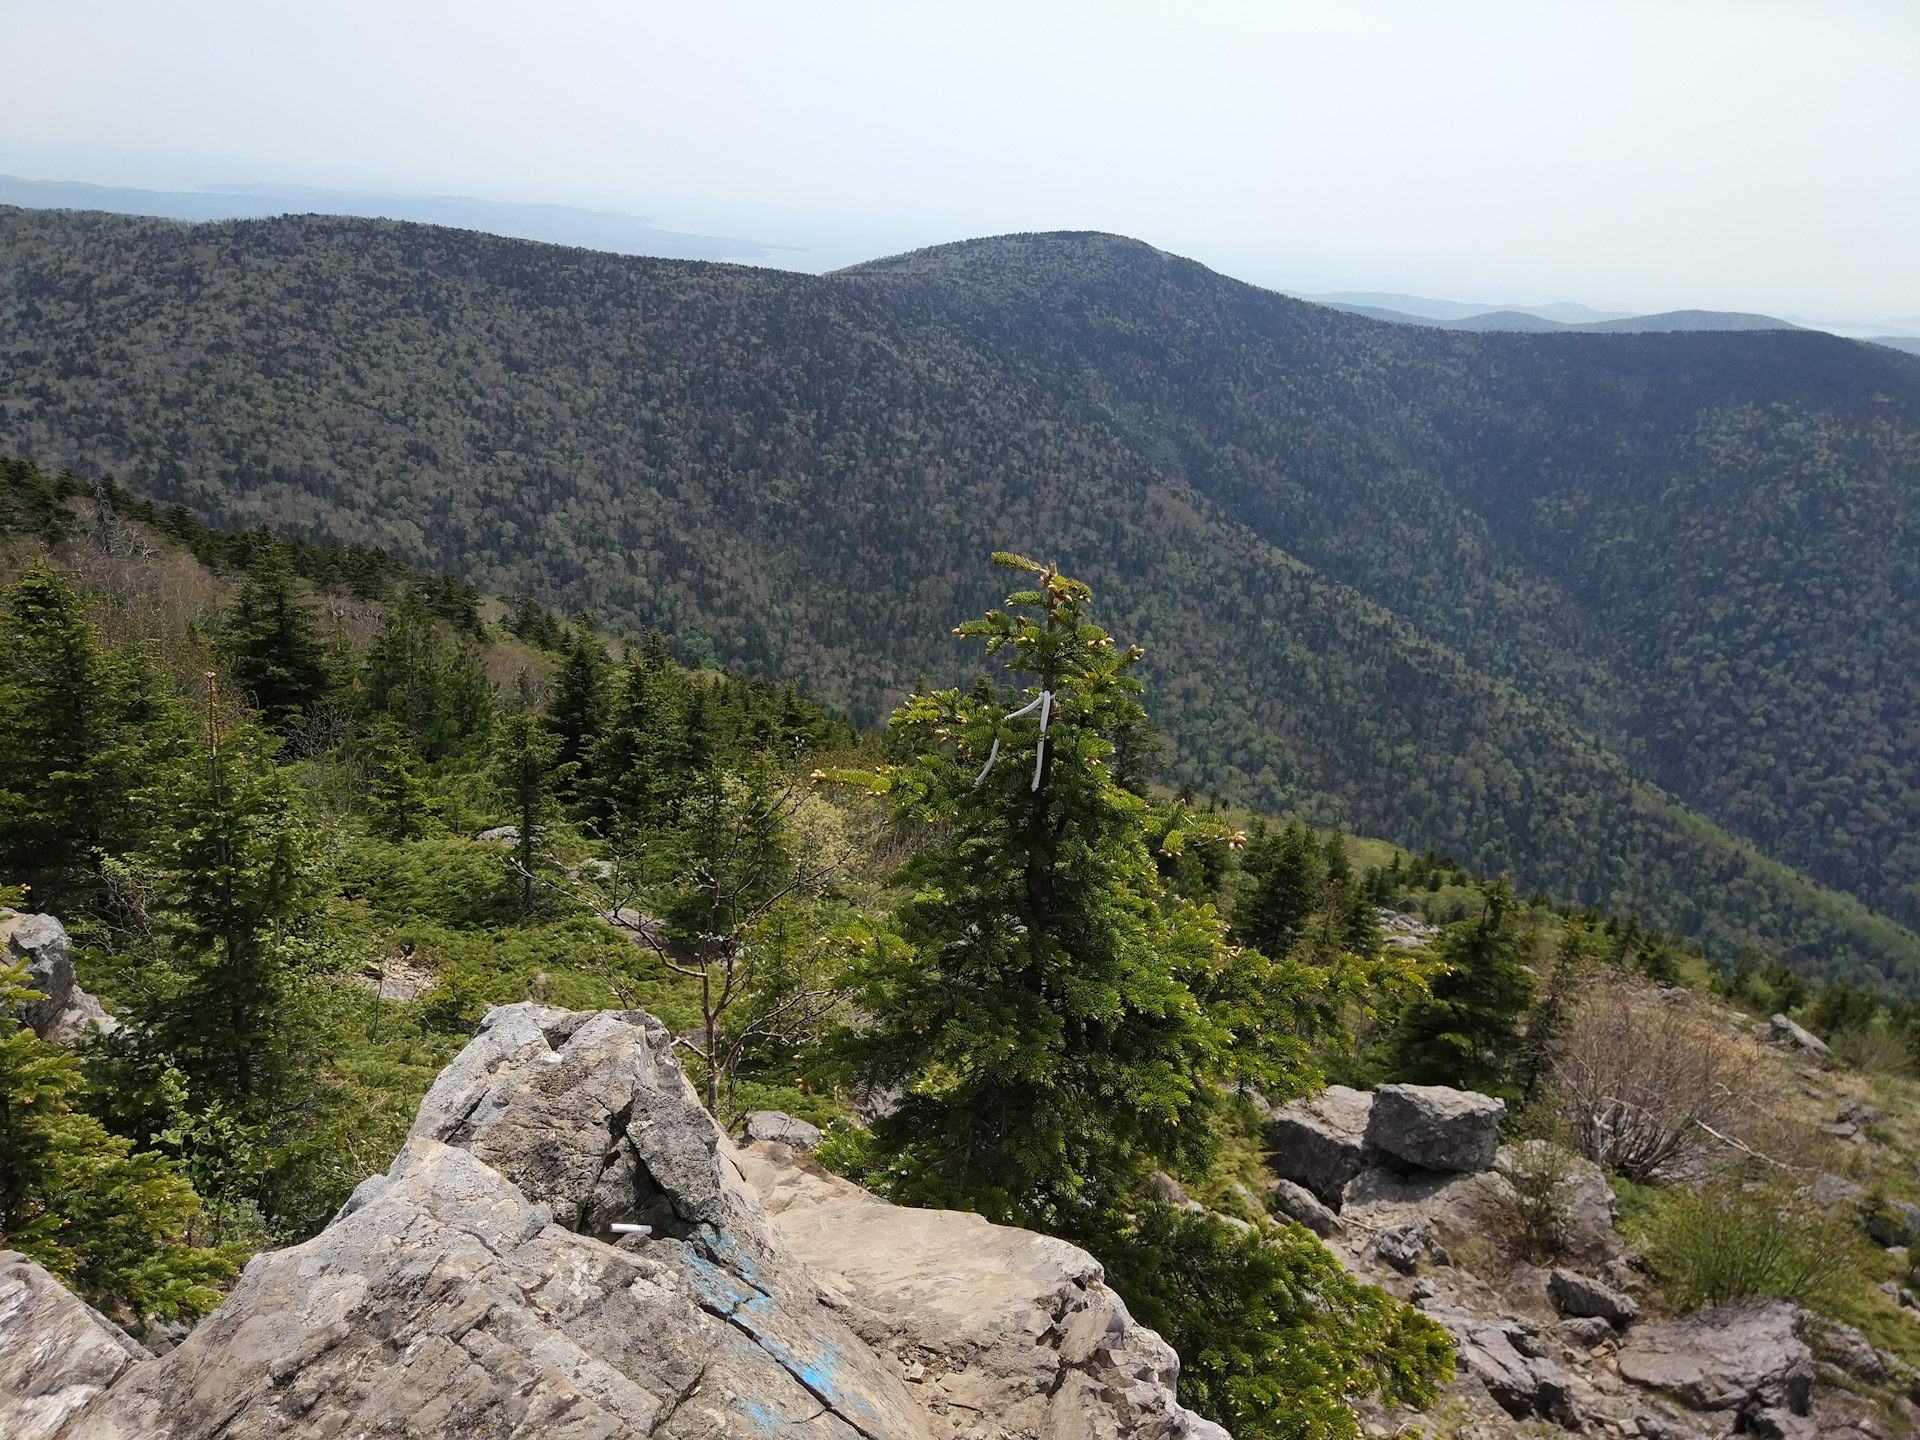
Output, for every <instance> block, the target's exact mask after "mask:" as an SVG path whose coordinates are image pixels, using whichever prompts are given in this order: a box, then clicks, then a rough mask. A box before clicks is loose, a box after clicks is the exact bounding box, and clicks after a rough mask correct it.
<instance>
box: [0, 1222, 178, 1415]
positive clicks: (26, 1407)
mask: <svg viewBox="0 0 1920 1440" xmlns="http://www.w3.org/2000/svg"><path fill="white" fill-rule="evenodd" d="M150 1358H152V1357H150V1356H149V1355H148V1354H147V1352H146V1351H145V1350H143V1349H142V1348H141V1347H140V1346H139V1345H138V1344H137V1343H136V1342H135V1341H134V1340H133V1339H132V1338H131V1337H130V1336H128V1335H127V1334H126V1333H125V1332H124V1331H123V1330H121V1329H120V1327H119V1326H117V1325H115V1324H114V1323H113V1322H112V1321H110V1320H107V1319H106V1318H105V1317H103V1316H102V1315H100V1314H99V1312H98V1311H96V1310H94V1309H92V1308H91V1307H90V1306H88V1305H86V1304H85V1303H84V1302H82V1301H81V1300H80V1299H79V1298H78V1297H77V1296H75V1295H74V1293H73V1292H72V1291H70V1290H69V1289H67V1287H66V1286H64V1285H62V1284H61V1283H60V1282H59V1281H58V1280H56V1279H54V1278H53V1276H51V1275H49V1274H48V1273H47V1272H46V1271H45V1270H43V1269H42V1268H41V1267H40V1266H38V1265H36V1264H34V1263H33V1261H31V1260H29V1259H27V1258H26V1257H25V1256H23V1255H21V1254H19V1253H18V1252H16V1251H13V1250H0V1435H3V1436H5V1437H6V1440H54V1437H55V1436H57V1435H59V1434H60V1433H61V1431H62V1430H63V1429H65V1427H66V1426H67V1424H68V1422H69V1421H71V1420H72V1419H73V1418H74V1416H76V1415H78V1414H79V1413H80V1412H81V1411H83V1410H85V1409H86V1408H87V1407H88V1406H89V1405H90V1404H92V1403H93V1401H94V1400H95V1399H96V1398H98V1397H99V1395H100V1394H101V1393H102V1392H103V1391H105V1390H106V1388H107V1387H108V1386H109V1385H111V1384H112V1383H113V1382H114V1381H115V1380H117V1379H119V1378H120V1376H121V1375H122V1374H124V1373H125V1372H126V1371H127V1370H128V1369H130V1368H131V1367H132V1366H133V1365H134V1364H135V1363H137V1362H138V1361H141V1360H147V1359H150Z"/></svg>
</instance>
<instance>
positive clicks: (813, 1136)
mask: <svg viewBox="0 0 1920 1440" xmlns="http://www.w3.org/2000/svg"><path fill="white" fill-rule="evenodd" d="M745 1133H746V1138H747V1140H748V1142H749V1143H751V1142H753V1141H755V1140H777V1141H778V1142H779V1143H780V1144H782V1145H791V1146H792V1147H793V1148H794V1149H796V1150H811V1149H813V1148H814V1147H815V1146H816V1145H818V1144H819V1143H820V1127H819V1126H818V1125H811V1124H809V1123H808V1122H807V1121H805V1120H798V1119H795V1118H794V1117H793V1116H791V1115H789V1114H787V1113H786V1112H785V1111H783V1110H749V1111H748V1112H747V1123H746V1132H745Z"/></svg>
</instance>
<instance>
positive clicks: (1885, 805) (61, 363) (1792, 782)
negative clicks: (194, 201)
mask: <svg viewBox="0 0 1920 1440" xmlns="http://www.w3.org/2000/svg"><path fill="white" fill-rule="evenodd" d="M1796 347H1797V348H1796ZM1863 356H1864V357H1866V358H1864V359H1863V358H1861V357H1863ZM1916 396H1920V364H1916V363H1914V362H1911V361H1909V360H1907V359H1906V358H1905V357H1902V356H1899V355H1898V354H1895V353H1893V352H1889V351H1884V350H1876V349H1872V348H1870V347H1865V346H1855V345H1851V344H1849V343H1847V342H1839V341H1833V340H1831V339H1830V338H1828V337H1821V336H1814V335H1800V334H1783V335H1767V336H1750V335H1711V336H1697V335H1680V336H1606V337H1593V336H1514V335H1470V334H1456V333H1449V332H1442V331H1431V330H1421V329H1414V328H1413V327H1396V326H1389V325H1381V324H1375V323H1373V322H1369V321H1366V320H1363V319H1359V318H1357V317H1353V316H1347V315H1342V314H1339V313H1338V312H1333V311H1329V310H1325V309H1322V308H1319V307H1313V306H1308V305H1304V304H1300V303H1298V302H1294V301H1289V300H1286V299H1284V298H1282V297H1279V296H1275V295H1271V294H1268V293H1267V292H1263V291H1258V290H1255V289H1253V288H1251V287H1248V286H1244V285H1239V284H1237V283H1235V282H1232V281H1228V280H1225V279H1223V278H1222V277H1220V276H1217V275H1213V274H1211V273H1210V272H1208V271H1206V270H1204V269H1203V268H1201V267H1199V266H1196V265H1192V264H1190V263H1188V262H1183V261H1178V260H1175V259H1173V258H1171V257H1168V256H1165V255H1162V254H1160V253H1158V252H1155V251H1153V250H1151V249H1149V248H1147V247H1145V246H1141V245H1137V244H1134V243H1132V242H1126V241H1120V240H1116V239H1113V238H1111V237H1101V236H1055V237H1017V238H1014V239H1011V240H1003V241H989V242H972V243H970V244H968V245H965V246H953V247H945V248H944V249H942V250H939V251H933V252H925V253H923V254H920V255H916V256H911V257H905V258H904V259H903V260H901V261H897V262H888V263H884V264H880V265H875V266H869V267H863V268H862V269H859V270H855V271H850V272H844V273H842V274H839V275H834V276H826V277H812V276H800V275H790V274H782V273H778V272H771V271H765V270H748V269H740V268H733V267H725V266H712V265H700V264H688V263H679V262H672V261H659V260H647V259H633V258H625V257H615V256H610V255H599V254H594V253H590V252H583V251H574V250H566V249H559V248H555V247H548V246H541V245H536V244H530V243H526V242H520V241H510V240H502V239H498V238H494V237H489V236H484V235H477V234H471V233H465V232H456V231H446V230H436V229H432V228H428V227H420V226H409V225H396V224H390V223H385V222H375V221H358V220H329V219H317V218H307V219H292V220H281V221H268V222H240V223H231V224H220V225H210V226H202V227H189V226H183V225H175V224H171V223H168V222H161V221H148V220H138V219H129V218H124V217H111V216H96V215H72V214H48V213H36V212H20V211H0V449H4V450H8V451H12V452H15V453H22V454H29V455H34V456H36V457H38V458H39V459H40V460H41V461H42V463H49V462H51V463H53V464H72V465H74V466H76V467H77V468H80V469H82V470H86V471H94V470H103V469H111V470H114V471H116V472H117V473H118V474H119V475H120V477H121V478H122V479H123V480H125V481H127V482H129V483H131V484H133V485H134V486H135V487H136V488H138V489H141V490H143V491H145V492H147V493H150V494H154V495H156V496H159V497H161V498H163V499H179V500H184V501H186V502H188V503H190V504H192V505H194V506H195V507H196V509H198V510H199V511H201V513H203V514H204V515H206V516H207V517H208V518H213V519H219V520H222V521H225V522H227V523H247V524H252V523H266V524H269V525H272V526H274V527H275V528H277V529H281V530H286V531H304V532H313V533H321V534H325V535H328V536H332V537H336V538H339V539H342V540H346V541H377V542H380V543H383V544H388V545H391V546H393V547H394V548H395V549H396V550H397V551H398V552H399V553H401V554H402V555H404V556H405V557H407V558H408V559H410V560H413V561H415V562H418V563H424V564H430V565H434V566H438V567H441V568H445V569H449V570H453V571H456V572H458V573H460V574H462V575H463V576H465V577H467V578H469V579H471V580H473V581H474V582H475V583H477V584H479V585H481V586H483V587H485V588H487V589H490V590H494V591H510V590H521V589H524V590H529V591H531V592H532V593H534V594H536V595H538V596H540V597H541V598H542V599H544V600H547V601H549V602H552V603H555V604H559V605H563V606H566V607H570V608H574V607H580V606H591V607H592V608H593V609H594V610H595V612H596V614H599V615H601V616H603V617H605V618H606V619H608V620H609V621H611V622H612V623H614V624H616V625H619V626H626V627H633V628H638V627H639V626H642V625H646V624H661V625H663V626H664V627H666V628H669V629H671V630H672V631H674V632H676V633H678V634H679V635H681V636H682V637H685V639H686V641H687V643H688V645H689V648H690V649H691V651H692V652H693V653H695V654H696V655H697V654H698V653H699V652H701V651H703V650H707V649H710V650H711V653H712V655H713V657H714V658H715V659H717V660H718V661H720V662H721V663H724V664H734V665H743V666H746V667H748V668H751V669H755V670H759V671H762V672H763V673H770V674H774V673H777V674H792V675H796V676H798V677H800V678H801V679H802V680H803V681H804V683H806V684H807V685H809V686H810V687H812V688H814V689H815V690H817V691H818V692H820V693H822V694H823V695H825V696H827V697H829V698H831V699H832V700H834V701H836V702H837V703H841V704H844V705H847V706H848V707H850V708H851V709H852V710H853V712H854V713H855V714H856V715H857V716H859V717H860V718H862V719H863V720H866V721H869V722H871V721H872V720H873V719H875V718H877V716H878V715H879V714H880V713H881V708H882V706H883V705H884V704H885V703H887V700H888V697H889V696H891V695H893V694H897V693H898V692H899V691H900V690H901V689H903V688H905V687H906V686H907V685H908V684H910V683H911V682H912V679H913V677H914V675H915V674H916V673H919V672H924V673H926V674H928V675H929V676H940V677H943V678H944V677H953V676H955V674H956V666H957V665H958V664H959V661H958V652H957V651H955V650H953V649H951V648H948V647H944V646H940V645H936V644H931V643H929V641H928V639H927V637H928V636H930V635H938V634H939V633H941V631H942V628H943V626H944V623H945V622H946V619H947V617H949V616H951V615H953V614H965V613H973V612H976V611H978V610H979V609H980V608H982V606H984V605H985V604H988V603H991V602H992V601H993V600H995V599H997V598H998V597H997V595H996V594H995V593H994V584H995V581H994V579H993V577H992V575H991V573H990V572H989V571H988V569H987V567H986V566H985V565H984V563H983V561H984V557H985V555H986V554H987V553H988V552H989V551H991V550H996V549H1015V550H1021V551H1024V552H1028V553H1038V554H1042V555H1045V556H1046V557H1048V558H1053V559H1058V560H1059V561H1060V562H1061V563H1062V564H1063V566H1065V567H1066V568H1068V569H1069V570H1071V571H1073V572H1074V573H1077V574H1080V575H1082V576H1085V577H1086V578H1087V579H1089V580H1090V581H1091V582H1092V583H1093V584H1094V585H1095V586H1096V589H1097V590H1098V591H1099V594H1100V603H1101V606H1102V610H1103V613H1104V614H1106V615H1107V616H1108V617H1109V619H1110V623H1111V624H1112V628H1114V629H1115V630H1116V631H1117V632H1119V633H1123V634H1128V635H1131V636H1137V637H1139V638H1140V639H1141V640H1142V642H1143V643H1144V644H1145V645H1146V646H1147V647H1148V652H1149V663H1150V665H1151V667H1152V671H1153V678H1154V680H1155V690H1156V694H1157V695H1158V696H1159V697H1160V700H1159V706H1158V712H1159V713H1158V716H1157V718H1158V719H1159V720H1160V721H1161V723H1162V724H1163V725H1164V726H1165V728H1166V729H1167V730H1168V732H1169V734H1170V736H1171V737H1172V739H1173V741H1174V745H1175V762H1174V767H1173V775H1174V777H1175V778H1177V779H1185V780H1189V781H1191V782H1192V783H1194V784H1195V785H1197V786H1201V787H1209V786H1217V787H1221V788H1225V789H1229V790H1231V791H1234V792H1237V793H1238V794H1240V795H1242V796H1243V797H1244V798H1246V799H1247V800H1250V801H1254V802H1257V803H1262V804H1265V805H1269V806H1296V807H1303V808H1306V809H1309V810H1312V811H1314V812H1316V813H1318V814H1320V815H1322V816H1323V817H1325V818H1329V819H1331V818H1336V817H1337V818H1341V819H1344V820H1345V821H1346V822H1347V823H1349V824H1352V825H1355V826H1358V827H1363V828H1365V829H1367V830H1370V831H1373V832H1376V833H1383V834H1389V835H1392V836H1393V837H1395V838H1396V839H1400V840H1402V841H1404V842H1407V843H1410V844H1414V845H1416V846H1426V845H1430V844H1431V845H1437V846H1439V847H1441V848H1443V849H1447V850H1450V851H1452V852H1453V853H1455V854H1456V855H1458V856H1459V857H1460V858H1461V859H1463V860H1465V861H1467V862H1468V863H1470V864H1472V865H1474V866H1475V867H1476V868H1481V869H1486V870H1497V869H1508V870H1511V871H1512V872H1513V873H1514V876H1515V879H1516V882H1517V883H1519V884H1520V885H1521V886H1522V887H1531V886H1534V885H1539V886H1542V887H1545V888H1548V889H1552V890H1555V891H1556V892H1558V893H1563V894H1569V893H1578V894H1581V895H1583V896H1586V897H1589V898H1593V899H1597V900H1601V901H1603V902H1605V903H1607V904H1609V905H1617V906H1633V905H1637V906H1640V907H1642V908H1643V909H1645V910H1647V911H1648V912H1649V913H1650V914H1651V915H1654V916H1657V917H1659V918H1660V919H1662V920H1666V921H1671V922H1675V923H1679V924H1681V925H1683V926H1684V927H1685V928H1687V929H1688V930H1690V931H1691V932H1692V933H1695V934H1697V935H1699V936H1701V937H1702V938H1704V939H1706V940H1708V941H1709V943H1711V944H1713V945H1714V946H1715V947H1716V948H1718V949H1719V950H1721V951H1723V952H1724V951H1726V950H1728V949H1730V948H1733V947H1735V946H1737V945H1738V944H1739V943H1741V942H1742V941H1744V940H1745V939H1748V938H1753V939H1759V940H1762V941H1764V942H1766V943H1770V944H1774V945H1778V946H1780V947H1781V948H1783V949H1785V950H1786V951H1788V953H1790V954H1792V955H1793V956H1794V957H1795V958H1796V959H1797V960H1798V962H1799V963H1801V964H1802V965H1803V966H1805V967H1808V968H1814V969H1821V970H1825V971H1827V972H1829V973H1836V974H1838V973H1846V974H1853V975H1869V974H1871V973H1874V972H1879V973H1883V974H1888V975H1892V974H1895V973H1910V974H1913V975H1920V968H1916V967H1920V940H1916V938H1915V937H1914V936H1913V935H1912V934H1910V933H1908V932H1907V931H1905V930H1903V929H1901V928H1900V927H1898V926H1896V925H1893V924H1890V923H1888V922H1885V921H1881V920H1878V919H1875V918H1874V917H1873V916H1871V915H1870V914H1869V913H1868V912H1867V910H1866V909H1865V908H1864V907H1863V906H1861V905H1860V904H1858V903H1857V902H1856V901H1854V900H1852V899H1850V898H1847V897H1844V896H1842V895H1838V894H1826V893H1822V892H1819V891H1817V890H1815V889H1814V887H1812V886H1810V885H1808V884H1807V883H1806V882H1805V881H1803V880H1801V879H1799V878H1798V877H1796V876H1795V875H1794V874H1793V873H1791V871H1789V870H1788V869H1786V868H1784V867H1783V866H1782V865H1779V864H1775V863H1773V862H1771V861H1767V860H1764V859H1762V858H1761V855H1760V852H1761V851H1765V852H1769V853H1772V854H1774V855H1776V856H1778V857H1779V858H1780V859H1781V860H1784V861H1786V862H1788V864H1790V865H1791V866H1793V867H1794V868H1795V869H1799V870H1805V871H1811V872H1814V873H1817V874H1818V875H1819V876H1820V877H1821V878H1822V879H1823V880H1825V881H1826V882H1827V883H1828V884H1829V885H1831V886H1833V887H1834V888H1835V889H1836V890H1851V891H1852V892H1854V893H1855V894H1857V895H1861V896H1865V897H1866V898H1868V899H1869V900H1870V901H1872V902H1873V903H1874V904H1875V905H1877V906H1878V907H1880V908H1882V909H1884V910H1886V911H1887V912H1888V913H1889V914H1891V915H1893V916H1895V917H1896V918H1899V919H1905V920H1911V919H1913V918H1914V917H1915V916H1916V915H1920V903H1915V902H1914V901H1913V899H1912V897H1911V896H1910V895H1909V894H1908V887H1910V886H1911V885H1912V884H1913V881H1914V877H1915V875H1916V874H1920V856H1913V855H1911V854H1909V853H1908V852H1905V851H1903V850H1902V849H1901V846H1902V845H1903V844H1904V843H1905V838H1906V834H1907V831H1908V830H1909V829H1910V826H1909V825H1908V824H1907V821H1906V810H1905V808H1904V807H1906V806H1907V805H1909V804H1910V803H1911V781H1912V778H1913V763H1914V755H1913V747H1914V746H1915V744H1916V742H1917V741H1920V736H1916V735H1915V734H1914V733H1912V726H1911V723H1910V720H1909V718H1908V717H1909V715H1910V703H1909V701H1908V699H1907V690H1906V686H1907V684H1908V680H1907V676H1908V674H1909V673H1910V672H1911V669H1912V665H1911V661H1913V660H1916V659H1920V656H1915V655H1914V654H1913V650H1914V641H1913V632H1912V627H1911V626H1910V624H1909V623H1908V622H1907V619H1906V616H1907V613H1908V612H1907V610H1906V609H1905V608H1904V607H1905V606H1907V605H1908V604H1910V603H1911V597H1912V587H1911V584H1910V582H1909V581H1908V579H1907V578H1906V573H1907V572H1906V570H1905V569H1904V568H1903V566H1904V565H1905V563H1906V557H1909V556H1910V555H1911V554H1912V547H1911V545H1910V544H1908V543H1906V538H1905V536H1906V532H1905V530H1904V528H1903V527H1904V526H1905V525H1906V524H1907V521H1906V518H1905V509H1904V508H1903V507H1904V500H1903V498H1902V497H1904V496H1906V495H1909V494H1911V492H1912V488H1913V465H1914V458H1913V457H1914V454H1915V448H1916V447H1915V439H1914V437H1915V435H1916V433H1920V425H1916V422H1915V415H1916V410H1917V409H1920V405H1917V402H1916ZM1752 457H1758V459H1757V460H1756V459H1754V458H1752ZM1736 512H1737V513H1736ZM1302 562H1305V563H1304V564H1303V563H1302ZM1823 687H1824V688H1823ZM1756 720H1757V721H1758V723H1756ZM1731 737H1737V739H1736V738H1731ZM1656 785H1658V786H1664V787H1665V790H1666V792H1669V793H1670V794H1672V795H1677V796H1678V797H1679V798H1680V799H1682V800H1686V801H1690V802H1692V803H1693V804H1694V807H1695V809H1696V810H1698V811H1699V812H1700V813H1699V814H1693V813H1688V812H1687V811H1683V810H1682V809H1681V808H1680V807H1679V806H1678V805H1676V804H1675V803H1674V801H1673V800H1672V799H1670V798H1669V793H1663V792H1662V791H1661V790H1660V789H1656V788H1655V786H1656ZM1703 817H1707V818H1703ZM1716 820H1717V821H1721V822H1724V824H1725V825H1726V826H1731V827H1733V828H1735V829H1737V831H1738V832H1739V833H1740V834H1741V835H1743V836H1746V837H1748V838H1749V839H1751V840H1752V841H1753V842H1755V843H1756V844H1757V846H1758V847H1759V848H1758V850H1756V849H1755V848H1754V846H1752V845H1748V844H1747V843H1745V842H1744V841H1738V840H1734V839H1730V838H1729V837H1728V835H1727V834H1725V833H1722V830H1721V829H1717V828H1716V827H1715V824H1714V823H1713V822H1714V821H1716ZM1837 837H1838V838H1837ZM1842 840H1844V841H1845V843H1841V842H1842Z"/></svg>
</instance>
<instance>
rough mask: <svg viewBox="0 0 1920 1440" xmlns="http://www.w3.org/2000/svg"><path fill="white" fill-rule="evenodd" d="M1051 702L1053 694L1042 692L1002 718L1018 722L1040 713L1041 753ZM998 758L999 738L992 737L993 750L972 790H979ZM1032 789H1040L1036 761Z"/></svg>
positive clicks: (1044, 745) (1038, 770) (976, 777)
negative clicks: (1037, 712)
mask: <svg viewBox="0 0 1920 1440" xmlns="http://www.w3.org/2000/svg"><path fill="white" fill-rule="evenodd" d="M1052 700H1053V692H1052V691H1051V690H1042V691H1041V692H1040V695H1039V698H1037V699H1034V700H1029V701H1028V702H1027V703H1026V704H1024V705H1022V706H1021V707H1020V708H1019V709H1018V710H1014V711H1012V712H1010V713H1009V714H1007V715H1006V716H1005V717H1004V719H1006V720H1018V719H1019V718H1020V717H1021V716H1023V715H1031V714H1033V712H1034V711H1036V710H1038V711H1039V712H1040V749H1041V750H1042V752H1044V751H1045V750H1046V748H1047V714H1048V712H1049V711H1050V710H1051V709H1052ZM999 758H1000V737H999V736H998V735H996V736H994V737H993V748H992V749H990V750H988V751H987V763H986V764H985V765H983V766H981V767H980V773H979V774H978V775H976V776H974V777H973V788H974V789H976V790H978V789H979V788H980V782H981V781H983V780H985V779H986V778H987V771H989V770H991V769H993V762H994V761H996V760H998V759H999ZM1033 788H1034V789H1036V790H1038V789H1039V788H1040V762H1039V761H1038V760H1037V759H1036V760H1035V761H1034V763H1033Z"/></svg>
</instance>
